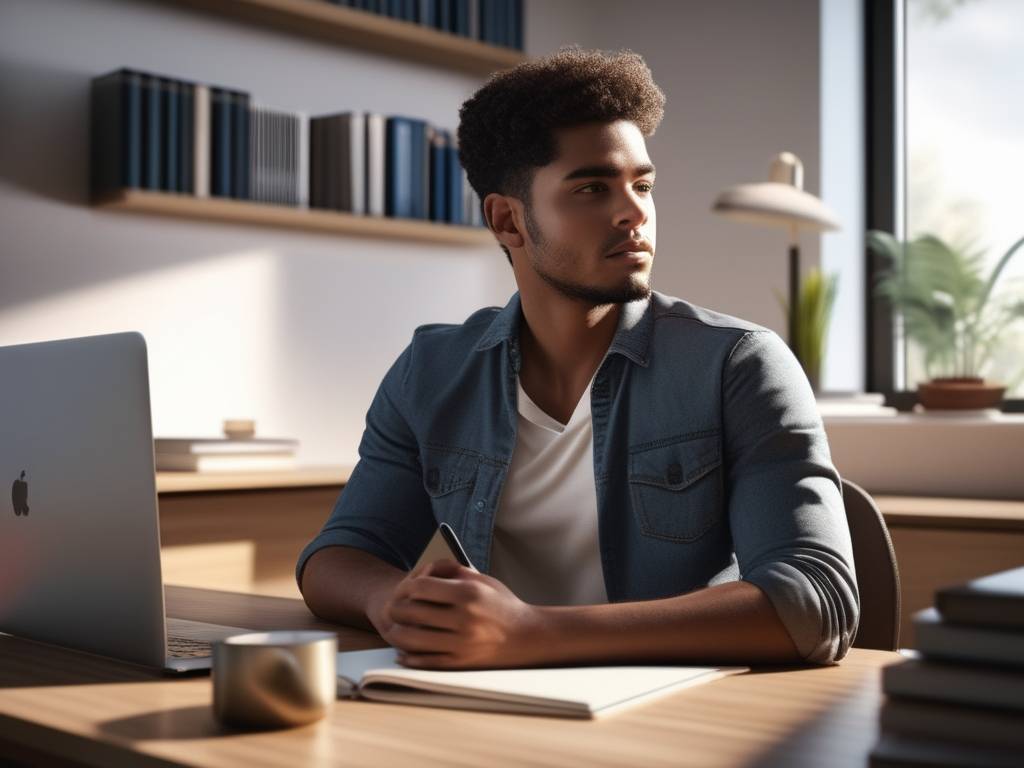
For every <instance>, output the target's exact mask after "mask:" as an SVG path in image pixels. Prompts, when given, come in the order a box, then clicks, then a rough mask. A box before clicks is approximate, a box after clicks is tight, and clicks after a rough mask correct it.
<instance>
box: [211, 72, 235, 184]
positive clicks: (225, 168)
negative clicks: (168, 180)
mask: <svg viewBox="0 0 1024 768" xmlns="http://www.w3.org/2000/svg"><path fill="white" fill-rule="evenodd" d="M231 135H232V130H231V96H230V94H229V93H228V91H226V90H224V89H223V88H211V89H210V195H211V196H213V197H231V159H232V158H231Z"/></svg>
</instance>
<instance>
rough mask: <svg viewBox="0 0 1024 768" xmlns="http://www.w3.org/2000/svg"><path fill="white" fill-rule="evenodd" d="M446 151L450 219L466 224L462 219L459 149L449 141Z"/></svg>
mask: <svg viewBox="0 0 1024 768" xmlns="http://www.w3.org/2000/svg"><path fill="white" fill-rule="evenodd" d="M444 153H445V160H446V163H445V166H446V168H445V170H446V174H445V176H446V178H445V188H446V191H447V192H448V210H447V213H448V221H450V222H451V223H452V224H464V223H465V222H464V221H463V219H462V166H461V165H460V164H459V150H458V148H457V147H455V146H454V145H453V144H451V143H449V145H448V146H447V147H445V148H444Z"/></svg>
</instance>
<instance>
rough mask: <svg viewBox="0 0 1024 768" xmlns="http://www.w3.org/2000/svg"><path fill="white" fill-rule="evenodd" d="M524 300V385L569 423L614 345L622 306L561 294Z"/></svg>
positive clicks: (521, 338) (539, 402) (536, 399)
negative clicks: (589, 303) (592, 302)
mask: <svg viewBox="0 0 1024 768" xmlns="http://www.w3.org/2000/svg"><path fill="white" fill-rule="evenodd" d="M552 293H553V292H552ZM520 300H521V304H522V308H523V324H522V326H521V331H520V334H519V346H520V350H521V353H522V367H521V368H520V372H519V379H520V383H521V384H522V386H523V389H524V390H526V394H528V395H529V396H530V399H531V400H533V401H534V402H535V403H536V404H537V405H538V406H540V408H541V409H543V410H544V411H545V412H546V413H547V414H548V415H550V416H552V417H553V418H555V419H557V420H558V421H559V422H561V423H563V424H565V423H567V422H568V421H569V417H570V416H572V413H573V410H574V409H575V407H576V404H577V403H578V402H579V400H580V397H582V395H583V394H584V392H585V390H586V388H587V384H589V383H590V380H591V378H593V376H594V373H595V372H596V371H597V368H598V366H599V365H600V364H601V361H602V360H603V359H604V356H605V353H606V352H607V351H608V347H609V346H610V345H611V342H612V338H613V337H614V336H615V331H616V329H617V328H618V323H619V314H620V312H621V310H622V307H621V305H619V304H604V305H601V306H590V305H587V304H585V303H583V302H579V301H574V300H572V299H568V298H566V297H564V296H561V295H560V294H559V295H557V296H552V295H542V296H537V295H536V294H531V295H523V294H522V292H520Z"/></svg>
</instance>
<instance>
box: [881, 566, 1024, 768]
mask: <svg viewBox="0 0 1024 768" xmlns="http://www.w3.org/2000/svg"><path fill="white" fill-rule="evenodd" d="M914 633H915V638H916V641H915V645H916V652H914V653H913V654H912V656H911V658H909V659H907V660H906V661H903V662H901V663H898V664H894V665H892V666H889V667H886V668H885V670H884V672H883V676H882V688H883V690H884V692H885V694H886V696H887V698H886V701H885V703H884V705H883V707H882V712H881V737H880V739H879V741H878V744H877V745H876V746H875V749H874V751H873V752H872V755H871V761H872V765H874V766H888V765H901V766H902V765H944V766H945V765H948V766H967V765H970V766H1020V765H1024V728H1022V727H1021V726H1022V725H1024V567H1022V568H1015V569H1013V570H1010V571H1004V572H1002V573H997V574H995V575H992V576H986V577H985V578H981V579H977V580H975V581H972V582H969V583H968V584H964V585H961V586H957V587H951V588H948V589H943V590H940V591H939V592H938V594H937V599H936V607H935V608H929V609H927V610H925V611H921V612H920V613H918V614H916V615H915V616H914Z"/></svg>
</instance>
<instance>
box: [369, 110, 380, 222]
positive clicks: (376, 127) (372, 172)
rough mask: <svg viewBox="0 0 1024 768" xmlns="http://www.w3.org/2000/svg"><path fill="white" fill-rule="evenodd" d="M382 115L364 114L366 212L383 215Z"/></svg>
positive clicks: (372, 214)
mask: <svg viewBox="0 0 1024 768" xmlns="http://www.w3.org/2000/svg"><path fill="white" fill-rule="evenodd" d="M384 124H385V119H384V115H380V114H377V113H373V112H371V113H369V114H368V115H366V195H365V198H366V212H367V213H368V214H369V215H370V216H383V215H384V154H385V146H384Z"/></svg>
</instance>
